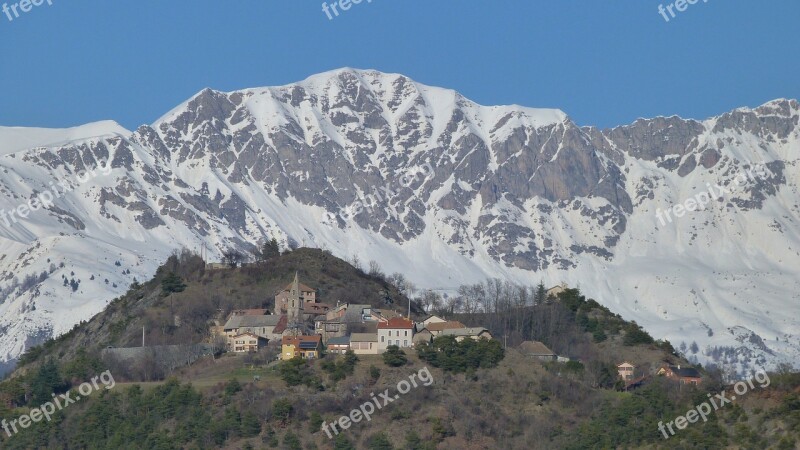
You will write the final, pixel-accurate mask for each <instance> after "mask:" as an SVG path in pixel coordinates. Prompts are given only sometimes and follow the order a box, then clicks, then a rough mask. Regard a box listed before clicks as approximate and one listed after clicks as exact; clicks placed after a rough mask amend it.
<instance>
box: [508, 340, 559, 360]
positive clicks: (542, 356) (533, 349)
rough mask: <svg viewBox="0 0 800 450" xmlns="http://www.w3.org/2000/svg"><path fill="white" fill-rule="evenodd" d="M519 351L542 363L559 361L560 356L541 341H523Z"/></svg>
mask: <svg viewBox="0 0 800 450" xmlns="http://www.w3.org/2000/svg"><path fill="white" fill-rule="evenodd" d="M518 350H519V351H520V352H522V354H523V355H525V356H528V357H531V358H535V359H538V360H540V361H556V360H557V359H558V355H556V353H555V352H554V351H552V350H550V349H549V348H547V346H546V345H544V343H542V342H539V341H523V342H522V343H521V344H519V347H518Z"/></svg>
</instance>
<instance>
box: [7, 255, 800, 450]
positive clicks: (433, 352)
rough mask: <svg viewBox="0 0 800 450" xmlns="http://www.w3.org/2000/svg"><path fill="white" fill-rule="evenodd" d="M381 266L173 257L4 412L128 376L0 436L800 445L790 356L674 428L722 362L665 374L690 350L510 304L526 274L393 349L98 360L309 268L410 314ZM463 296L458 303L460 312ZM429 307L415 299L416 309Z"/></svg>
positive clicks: (105, 444)
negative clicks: (345, 419) (529, 346)
mask: <svg viewBox="0 0 800 450" xmlns="http://www.w3.org/2000/svg"><path fill="white" fill-rule="evenodd" d="M356 265H358V264H356ZM371 266H372V268H371V270H370V269H368V270H366V271H365V270H363V269H360V268H358V267H354V265H351V264H349V263H347V262H345V261H342V260H339V259H337V258H334V257H332V256H331V255H330V254H328V253H326V252H324V251H320V250H311V249H300V250H296V251H293V252H290V253H288V254H284V255H280V256H277V255H276V256H273V257H270V258H266V259H265V260H264V261H263V262H261V263H259V264H256V265H248V266H245V267H242V268H236V269H230V268H228V269H215V270H209V269H208V268H207V267H206V265H205V264H204V263H203V261H202V260H201V259H200V258H198V257H197V256H195V255H192V254H189V253H183V254H180V255H175V256H173V257H171V258H170V259H169V260H168V261H167V262H166V263H165V264H164V265H163V266H162V267H161V268H160V269H159V270H158V272H157V274H156V276H155V277H154V278H153V279H152V280H150V281H148V282H146V283H144V284H142V285H135V286H133V287H132V288H131V289H130V291H129V292H128V293H127V294H126V295H125V296H123V297H120V298H118V299H116V300H115V301H113V302H111V303H110V304H109V305H108V307H107V308H106V309H105V310H104V311H103V312H102V313H101V314H98V315H97V316H96V317H94V318H92V319H91V320H90V321H89V322H86V323H82V324H80V325H79V326H77V327H76V328H75V329H74V330H73V331H71V332H70V333H68V334H67V335H65V336H62V337H60V338H58V339H56V340H52V341H48V342H47V343H46V344H44V345H42V346H40V347H37V348H35V349H33V350H31V351H29V352H27V353H26V354H25V356H24V358H23V359H22V360H21V362H20V367H19V368H18V370H17V371H16V372H15V373H14V374H13V375H12V376H11V377H10V378H8V379H6V380H5V381H3V382H0V419H2V420H5V421H6V422H5V423H9V422H10V421H13V420H19V418H20V417H22V416H23V415H30V417H33V413H32V411H33V408H37V407H39V406H40V405H42V404H43V403H45V402H48V401H50V399H52V398H53V397H52V394H57V395H67V393H68V392H69V393H72V395H73V398H74V397H75V396H76V395H77V394H76V393H77V392H78V391H79V390H80V389H81V387H80V386H81V385H82V384H83V383H87V382H89V380H92V379H95V380H96V379H97V378H96V377H98V376H101V375H103V374H106V377H108V376H113V377H114V382H113V383H112V384H111V386H110V387H109V388H108V389H103V388H100V389H98V391H99V392H98V391H96V392H93V393H91V394H90V395H88V396H86V397H85V398H82V399H80V400H79V401H76V402H75V403H73V404H70V405H68V406H67V407H65V408H64V409H63V410H60V411H57V412H56V413H55V414H53V415H52V417H51V419H52V420H50V421H46V420H40V421H38V422H36V423H33V424H31V425H30V426H29V427H26V428H25V429H20V430H19V432H18V433H14V434H13V437H9V434H11V433H5V432H2V431H0V448H2V449H31V448H52V449H62V448H63V449H67V448H68V449H142V450H145V449H147V450H150V449H218V448H222V449H262V448H276V449H354V448H358V449H391V448H395V449H426V450H430V449H468V450H469V449H487V450H488V449H499V448H502V449H548V450H549V449H562V448H563V449H575V450H578V449H593V448H597V449H605V448H631V449H633V448H642V449H644V448H665V449H666V448H669V449H674V448H684V449H722V448H727V447H728V446H729V445H734V443H736V444H737V445H740V446H741V447H740V448H759V449H761V448H776V449H782V450H786V449H791V448H794V447H795V446H796V445H797V444H798V443H800V432H799V431H798V430H800V376H799V375H798V374H796V373H791V371H790V370H789V369H788V368H784V370H782V372H781V373H771V374H770V375H769V376H770V380H771V383H770V384H769V386H766V387H764V388H761V387H760V386H758V385H756V389H755V390H753V391H752V392H749V393H748V394H747V395H746V396H744V398H742V399H740V400H737V402H736V403H735V404H733V405H728V406H726V407H725V408H722V409H720V410H719V411H716V412H715V413H714V414H712V415H711V416H710V417H709V418H708V421H707V422H702V423H695V424H692V425H691V426H690V427H688V428H687V429H686V430H683V431H681V432H679V433H678V434H677V435H675V436H672V437H670V438H669V439H664V437H663V436H662V435H661V432H660V431H659V428H658V424H659V422H662V421H663V422H668V421H672V420H674V419H675V418H676V417H677V416H679V415H683V414H686V411H687V410H689V409H691V408H694V407H695V405H697V404H698V402H700V401H705V400H706V399H707V398H708V394H715V393H718V392H720V391H721V390H723V389H726V390H730V387H729V386H725V384H724V383H723V382H722V380H721V378H720V374H719V372H718V371H714V370H704V369H703V368H701V367H698V369H699V371H700V373H701V374H702V376H703V384H702V385H701V386H699V387H694V386H685V385H684V386H680V385H677V384H675V383H673V382H670V381H668V380H667V379H665V378H663V377H658V376H654V375H652V373H653V372H655V369H657V368H658V367H661V366H663V365H682V366H684V365H687V364H688V362H687V361H686V359H685V358H683V357H682V356H681V355H679V353H678V352H676V351H675V349H674V348H672V346H671V344H670V343H669V342H664V341H655V340H653V339H652V337H650V335H648V334H647V333H646V332H644V331H643V330H642V329H641V328H640V327H639V326H638V325H636V324H635V323H630V322H626V321H624V320H623V319H621V318H620V317H619V316H617V315H614V314H612V313H611V312H610V311H608V310H607V309H606V308H604V307H602V306H601V305H599V304H598V303H597V302H595V301H593V300H591V299H587V298H586V297H585V296H584V295H583V294H582V293H581V292H580V291H579V290H577V289H567V290H566V291H565V292H563V293H562V294H559V296H558V298H550V299H547V298H542V296H541V292H540V290H537V289H530V288H526V289H525V292H526V293H527V294H525V295H528V294H530V295H531V298H530V299H529V300H532V301H526V302H519V303H514V302H512V301H506V300H507V299H513V298H516V297H515V296H514V295H511V293H512V291H513V292H517V294H519V292H520V291H519V289H520V287H514V286H512V285H503V284H496V283H495V284H494V285H495V286H496V287H498V289H499V290H497V291H495V292H494V293H496V294H498V295H497V296H492V295H491V294H492V292H491V291H487V290H486V289H483V292H484V294H487V293H488V294H489V298H494V299H496V300H499V301H496V302H491V301H489V300H487V299H485V298H483V297H481V296H480V295H477V294H475V293H476V292H480V289H478V288H476V287H474V286H473V289H472V293H473V294H475V295H474V296H473V300H476V301H477V303H478V304H484V305H489V307H488V308H487V307H485V306H481V307H480V308H472V306H469V305H467V306H465V305H464V303H463V302H464V301H467V302H469V301H471V300H470V299H467V298H463V297H462V298H459V299H458V301H456V300H454V299H452V298H451V299H450V301H448V302H445V303H444V304H440V303H438V300H434V301H432V302H431V304H430V307H437V308H439V309H440V310H439V311H438V312H440V313H444V314H446V315H449V316H450V317H448V318H449V319H456V320H460V321H462V322H463V323H464V324H465V325H467V326H485V327H487V328H489V329H490V330H491V332H492V335H493V337H494V339H493V340H491V341H480V342H476V341H472V340H469V339H467V340H465V341H463V342H458V341H456V340H455V339H454V338H447V337H445V338H442V337H439V338H437V339H435V340H434V341H433V343H432V344H430V345H423V346H420V347H419V348H417V349H413V350H411V349H406V350H405V351H397V352H394V351H393V352H387V353H386V354H384V355H333V354H328V355H327V356H325V357H324V358H322V359H319V360H314V361H304V360H292V361H288V362H281V363H277V362H275V361H274V360H275V356H276V354H277V351H278V350H277V349H276V348H275V347H274V346H268V347H266V348H265V349H263V351H259V352H258V353H253V354H246V355H232V354H223V355H217V356H209V357H205V358H201V359H199V360H197V361H196V362H194V363H193V364H192V365H190V366H187V367H183V368H180V369H178V370H175V371H174V372H172V373H168V374H164V376H157V375H155V374H154V373H152V372H141V373H140V372H136V371H129V370H118V369H119V368H114V367H112V366H111V365H109V363H108V361H105V360H104V359H103V358H101V357H100V354H101V350H103V349H105V348H106V347H109V346H112V347H125V346H129V345H140V343H141V330H142V326H144V327H145V330H147V336H146V340H147V342H148V343H151V344H153V345H160V344H185V343H195V342H200V341H202V340H203V339H205V338H206V337H208V333H209V331H208V330H209V321H210V320H212V319H213V318H215V317H224V316H226V314H227V312H229V311H231V310H232V309H240V308H254V307H264V308H267V309H271V308H272V307H273V305H272V303H271V302H272V300H273V299H272V297H273V295H274V293H275V291H276V290H278V289H279V288H282V287H284V286H285V285H286V284H287V283H288V282H289V281H290V280H291V278H292V277H293V276H294V273H295V272H298V273H299V276H300V279H301V280H302V282H303V283H304V284H307V285H309V286H313V287H315V288H317V289H318V290H319V295H320V298H321V300H322V301H330V300H332V299H336V300H339V301H343V302H345V301H351V302H357V303H369V304H372V305H374V306H379V307H383V308H389V309H392V308H397V309H400V310H403V308H404V307H406V305H407V303H406V302H407V298H406V297H404V295H403V294H402V293H401V292H400V290H399V289H398V288H397V287H395V286H394V285H393V283H396V284H401V285H402V284H403V283H402V282H399V281H398V280H402V277H399V276H398V275H394V276H387V275H385V274H382V273H381V272H380V270H379V267H378V266H377V264H372V265H371ZM387 280H392V281H393V282H392V283H390V282H389V281H387ZM491 283H494V282H488V283H487V285H488V284H491ZM483 287H484V288H485V287H486V285H484V286H483ZM403 289H405V290H407V289H408V286H407V285H404V286H403ZM467 291H468V288H467V287H465V288H464V289H462V293H466V292H467ZM507 294H508V295H507ZM334 303H335V302H334ZM418 304H428V302H427V301H420V302H419V303H418ZM454 306H458V307H459V310H460V311H462V312H461V313H459V314H456V313H455V311H448V308H450V307H454ZM422 314H423V311H422V310H421V309H418V308H417V307H416V306H415V308H414V311H413V314H412V315H413V316H414V318H416V319H419V318H421V317H422ZM176 318H178V320H176ZM523 340H538V341H541V342H542V343H543V344H544V345H547V346H549V347H550V348H551V349H552V350H553V351H554V352H556V353H558V354H559V355H562V356H564V357H567V358H570V360H569V361H568V362H556V361H547V362H546V361H540V360H537V359H535V358H531V357H530V355H529V354H528V353H527V352H526V351H523V350H520V349H518V348H516V344H517V343H518V342H521V341H523ZM505 343H507V344H508V346H505V345H504V344H505ZM521 348H522V347H521ZM622 361H629V362H632V363H634V364H635V365H636V366H637V368H638V370H640V371H641V372H639V373H642V374H648V375H650V376H649V377H647V381H646V382H645V383H642V384H641V385H640V386H638V387H631V388H629V389H625V385H624V383H622V382H621V381H620V380H619V378H618V376H617V372H616V370H617V368H616V364H618V363H620V362H622ZM423 374H428V375H429V376H425V377H423V376H422V375H423ZM412 375H413V376H417V379H416V381H418V383H416V382H415V384H414V387H410V385H409V390H408V391H407V392H406V393H401V392H400V391H399V386H401V385H402V384H401V383H402V382H403V381H404V380H411V379H413V378H411V376H412ZM425 380H427V381H429V383H428V382H424V383H423V382H422V381H425ZM387 390H388V391H387ZM386 392H388V394H389V396H390V397H391V398H394V400H392V401H391V403H390V404H386V405H384V406H383V407H382V408H381V409H379V410H378V409H376V411H375V412H374V414H372V416H371V420H369V421H361V422H360V423H353V424H352V426H351V427H349V428H348V429H346V430H340V431H341V433H338V434H335V435H332V436H331V437H330V438H329V437H328V436H327V434H326V432H325V431H324V430H325V429H324V428H323V425H324V424H331V423H333V422H335V421H337V420H339V418H340V417H342V416H345V415H350V414H351V411H353V410H355V409H359V408H360V407H361V406H362V405H364V403H365V402H371V401H372V400H371V399H372V398H379V397H380V395H379V394H381V393H386ZM395 393H397V396H396V397H394V396H393V394H395ZM372 394H374V395H372ZM401 394H402V395H401ZM17 426H18V428H19V424H17Z"/></svg>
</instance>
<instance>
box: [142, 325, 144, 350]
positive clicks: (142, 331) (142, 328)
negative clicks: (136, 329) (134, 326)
mask: <svg viewBox="0 0 800 450" xmlns="http://www.w3.org/2000/svg"><path fill="white" fill-rule="evenodd" d="M142 348H144V325H142Z"/></svg>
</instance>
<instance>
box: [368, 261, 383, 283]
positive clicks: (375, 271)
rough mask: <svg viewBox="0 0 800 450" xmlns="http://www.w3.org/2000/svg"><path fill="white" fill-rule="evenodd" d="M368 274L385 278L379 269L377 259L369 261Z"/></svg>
mask: <svg viewBox="0 0 800 450" xmlns="http://www.w3.org/2000/svg"><path fill="white" fill-rule="evenodd" d="M369 276H371V277H373V278H381V279H383V278H385V277H386V275H384V273H383V270H381V265H380V264H378V261H375V260H372V261H370V262H369Z"/></svg>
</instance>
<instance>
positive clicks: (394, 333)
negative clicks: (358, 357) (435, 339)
mask: <svg viewBox="0 0 800 450" xmlns="http://www.w3.org/2000/svg"><path fill="white" fill-rule="evenodd" d="M413 337H414V322H412V321H410V320H408V319H405V318H401V317H400V318H394V319H389V320H388V321H387V322H386V323H379V324H378V352H379V353H383V352H385V351H386V348H387V347H389V346H390V345H396V346H398V347H400V348H408V347H411V346H412V345H413V344H412V339H413Z"/></svg>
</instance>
